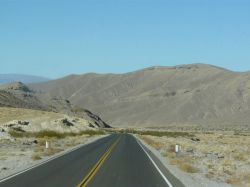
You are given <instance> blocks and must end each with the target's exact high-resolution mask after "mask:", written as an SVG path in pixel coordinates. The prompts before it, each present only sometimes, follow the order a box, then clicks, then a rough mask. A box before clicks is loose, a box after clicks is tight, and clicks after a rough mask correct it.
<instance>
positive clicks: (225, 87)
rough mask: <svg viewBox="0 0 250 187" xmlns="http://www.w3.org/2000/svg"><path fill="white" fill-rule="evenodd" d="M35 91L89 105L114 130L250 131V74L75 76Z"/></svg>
mask: <svg viewBox="0 0 250 187" xmlns="http://www.w3.org/2000/svg"><path fill="white" fill-rule="evenodd" d="M31 88H32V89H33V90H36V91H41V92H47V93H49V94H50V95H51V96H62V97H65V98H67V99H68V100H69V101H70V102H72V103H73V104H75V105H78V106H86V107H87V108H89V109H90V110H93V111H95V112H97V113H98V114H99V115H101V116H102V117H103V118H104V119H105V120H107V121H108V122H109V123H111V124H112V125H115V126H118V125H124V126H133V125H136V126H166V125H169V124H174V125H178V124H182V125H183V124H200V125H208V124H213V125H214V126H218V125H219V126H223V125H225V126H227V125H228V126H234V125H235V124H241V125H243V126H244V125H247V126H248V124H249V123H248V121H249V120H250V117H249V107H250V73H249V72H245V73H238V72H232V71H228V70H226V69H223V68H219V67H215V66H211V65H205V64H192V65H181V66H175V67H151V68H147V69H143V70H139V71H136V72H131V73H126V74H85V75H71V76H68V77H65V78H62V79H58V80H53V81H49V82H46V83H40V84H32V85H31Z"/></svg>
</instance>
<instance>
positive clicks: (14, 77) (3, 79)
mask: <svg viewBox="0 0 250 187" xmlns="http://www.w3.org/2000/svg"><path fill="white" fill-rule="evenodd" d="M49 80H50V79H48V78H44V77H39V76H32V75H21V74H0V84H8V83H12V82H23V83H25V84H26V83H38V82H46V81H49Z"/></svg>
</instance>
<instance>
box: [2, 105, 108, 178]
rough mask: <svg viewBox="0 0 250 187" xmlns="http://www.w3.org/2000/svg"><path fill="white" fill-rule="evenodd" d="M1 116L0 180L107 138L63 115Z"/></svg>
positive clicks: (15, 112)
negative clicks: (78, 147)
mask: <svg viewBox="0 0 250 187" xmlns="http://www.w3.org/2000/svg"><path fill="white" fill-rule="evenodd" d="M0 114H1V117H0V179H1V178H4V177H7V176H9V175H11V174H14V173H16V172H18V171H22V170H24V169H26V168H28V167H31V166H33V165H36V164H38V163H41V162H43V161H45V160H47V159H49V158H52V157H54V156H56V155H58V154H63V153H65V152H67V151H69V150H71V149H73V148H75V147H76V146H81V145H84V144H86V143H89V142H91V141H94V140H96V139H98V138H101V137H104V136H106V135H105V132H103V131H102V130H99V129H96V128H95V127H94V126H93V125H91V127H90V126H89V123H88V121H87V120H85V119H82V118H76V117H70V116H67V115H65V114H59V113H53V112H44V111H38V110H30V109H17V108H0ZM46 142H48V144H49V147H48V148H46Z"/></svg>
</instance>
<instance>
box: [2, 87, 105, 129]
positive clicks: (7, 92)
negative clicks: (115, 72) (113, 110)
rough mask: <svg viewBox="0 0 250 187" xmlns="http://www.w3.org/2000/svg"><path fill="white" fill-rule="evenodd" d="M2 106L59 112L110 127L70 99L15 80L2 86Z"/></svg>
mask: <svg viewBox="0 0 250 187" xmlns="http://www.w3.org/2000/svg"><path fill="white" fill-rule="evenodd" d="M0 106H1V107H14V108H26V109H35V110H44V111H51V112H57V113H58V112H59V113H63V114H67V115H70V116H77V117H81V118H84V119H86V120H90V121H93V123H94V125H96V126H98V127H109V125H107V124H106V123H105V122H104V121H102V119H101V118H100V117H98V116H97V115H95V114H93V113H91V112H90V111H89V110H86V109H83V108H81V107H75V106H74V105H72V104H71V103H70V101H68V100H66V99H64V98H61V97H56V96H53V97H51V96H50V95H49V94H45V93H38V92H35V91H32V90H31V89H30V88H29V87H28V86H27V85H25V84H23V83H21V82H15V83H11V84H7V85H2V86H0Z"/></svg>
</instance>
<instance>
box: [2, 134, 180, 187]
mask: <svg viewBox="0 0 250 187" xmlns="http://www.w3.org/2000/svg"><path fill="white" fill-rule="evenodd" d="M71 186H72V187H85V186H87V187H166V186H169V187H171V186H173V187H183V186H184V185H183V184H182V183H181V182H180V181H179V180H177V179H176V178H175V177H174V176H172V175H171V174H170V172H169V171H167V170H166V168H164V166H163V165H162V164H161V163H160V162H159V160H158V159H157V158H156V157H155V156H154V155H153V154H152V153H150V151H148V150H147V149H146V148H145V147H144V146H142V145H141V144H139V143H138V141H137V140H136V138H134V137H133V136H132V135H128V134H113V135H110V136H108V137H105V138H102V139H99V140H97V141H95V142H93V143H91V144H88V145H86V146H83V147H81V148H79V149H77V150H75V151H73V152H70V153H68V154H66V155H63V156H61V157H59V158H56V159H54V160H52V161H49V162H47V163H45V164H43V165H40V166H38V167H35V168H33V169H31V170H28V171H26V172H24V173H21V174H19V175H17V176H14V177H11V178H9V179H7V180H5V181H2V182H0V187H71Z"/></svg>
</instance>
